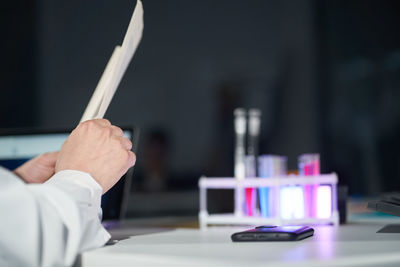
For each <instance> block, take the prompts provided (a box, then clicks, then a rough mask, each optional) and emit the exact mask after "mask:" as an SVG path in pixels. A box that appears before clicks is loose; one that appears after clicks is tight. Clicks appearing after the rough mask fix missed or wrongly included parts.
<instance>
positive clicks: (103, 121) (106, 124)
mask: <svg viewBox="0 0 400 267" xmlns="http://www.w3.org/2000/svg"><path fill="white" fill-rule="evenodd" d="M93 122H96V123H98V124H99V125H101V126H104V127H109V126H112V125H111V122H110V121H109V120H107V119H94V120H93Z"/></svg>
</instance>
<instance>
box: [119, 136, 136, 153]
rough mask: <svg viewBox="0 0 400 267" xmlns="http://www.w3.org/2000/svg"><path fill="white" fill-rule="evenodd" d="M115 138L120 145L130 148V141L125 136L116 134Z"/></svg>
mask: <svg viewBox="0 0 400 267" xmlns="http://www.w3.org/2000/svg"><path fill="white" fill-rule="evenodd" d="M116 139H117V140H118V141H119V142H120V143H121V145H122V147H123V148H125V149H126V150H131V149H132V142H131V140H129V139H128V138H125V137H123V136H117V137H116Z"/></svg>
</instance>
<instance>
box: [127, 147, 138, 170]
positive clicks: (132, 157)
mask: <svg viewBox="0 0 400 267" xmlns="http://www.w3.org/2000/svg"><path fill="white" fill-rule="evenodd" d="M135 163H136V155H135V153H133V152H132V151H128V168H127V169H129V168H130V167H132V166H133V165H135Z"/></svg>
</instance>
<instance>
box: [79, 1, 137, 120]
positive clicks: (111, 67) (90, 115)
mask: <svg viewBox="0 0 400 267" xmlns="http://www.w3.org/2000/svg"><path fill="white" fill-rule="evenodd" d="M143 26H144V24H143V5H142V2H141V1H140V0H137V3H136V7H135V11H134V12H133V15H132V18H131V21H130V23H129V26H128V30H127V32H126V34H125V37H124V40H123V42H122V46H116V47H115V49H114V52H113V54H112V55H111V58H110V60H109V61H108V63H107V66H106V68H105V70H104V72H103V75H102V77H101V78H100V81H99V83H98V84H97V87H96V89H95V91H94V93H93V95H92V98H91V99H90V101H89V104H88V106H87V107H86V110H85V112H84V113H83V116H82V118H81V122H82V121H86V120H90V119H95V118H103V117H104V114H105V113H106V111H107V108H108V106H109V105H110V103H111V100H112V98H113V96H114V94H115V92H116V91H117V88H118V85H119V84H120V82H121V80H122V77H123V76H124V73H125V71H126V69H127V68H128V66H129V63H130V61H131V59H132V57H133V55H134V54H135V52H136V49H137V47H138V46H139V43H140V40H141V39H142V35H143Z"/></svg>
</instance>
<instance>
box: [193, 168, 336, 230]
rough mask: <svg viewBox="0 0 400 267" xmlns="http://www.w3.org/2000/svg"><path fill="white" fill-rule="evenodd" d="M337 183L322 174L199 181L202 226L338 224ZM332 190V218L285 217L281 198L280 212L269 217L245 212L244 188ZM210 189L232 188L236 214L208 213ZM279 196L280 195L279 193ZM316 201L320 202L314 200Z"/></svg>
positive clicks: (277, 202)
mask: <svg viewBox="0 0 400 267" xmlns="http://www.w3.org/2000/svg"><path fill="white" fill-rule="evenodd" d="M337 183H338V177H337V175H336V173H331V174H321V175H315V176H297V175H289V176H280V177H268V178H258V177H255V178H245V179H235V178H233V177H205V176H202V177H200V179H199V192H200V211H199V223H200V227H202V228H203V227H207V226H209V225H295V224H296V225H298V224H301V225H318V224H331V225H339V212H338V209H337ZM327 186H328V187H329V188H330V196H331V197H330V203H329V206H330V208H331V210H330V213H329V216H328V217H324V218H318V217H316V216H307V215H305V216H303V217H301V218H284V217H283V216H282V213H281V212H280V207H281V205H283V204H284V203H281V202H282V199H281V198H280V197H276V199H275V200H274V207H275V208H276V210H277V212H275V214H273V215H271V216H269V217H262V216H260V215H259V214H257V215H254V216H248V215H246V211H245V198H246V196H245V189H246V188H256V189H258V188H269V189H272V190H275V192H282V191H281V190H282V189H283V188H287V187H302V188H305V187H313V188H318V187H327ZM209 189H231V190H234V202H235V203H234V212H233V213H230V214H209V212H208V210H207V190H209ZM278 194H279V193H278ZM314 202H317V200H316V199H314Z"/></svg>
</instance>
